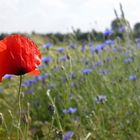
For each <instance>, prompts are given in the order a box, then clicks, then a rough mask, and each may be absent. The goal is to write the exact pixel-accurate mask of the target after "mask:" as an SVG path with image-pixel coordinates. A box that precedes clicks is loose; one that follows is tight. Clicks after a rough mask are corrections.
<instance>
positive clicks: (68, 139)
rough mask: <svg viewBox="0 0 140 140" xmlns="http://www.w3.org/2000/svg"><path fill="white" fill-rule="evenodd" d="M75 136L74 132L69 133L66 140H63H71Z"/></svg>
mask: <svg viewBox="0 0 140 140" xmlns="http://www.w3.org/2000/svg"><path fill="white" fill-rule="evenodd" d="M73 135H74V132H72V131H69V132H67V133H66V134H65V135H64V139H63V140H70V139H71V138H72V136H73Z"/></svg>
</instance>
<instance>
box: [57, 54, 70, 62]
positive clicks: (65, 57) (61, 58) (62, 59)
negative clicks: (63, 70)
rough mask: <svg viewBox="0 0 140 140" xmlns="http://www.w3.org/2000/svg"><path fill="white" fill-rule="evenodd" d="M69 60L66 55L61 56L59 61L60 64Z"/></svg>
mask: <svg viewBox="0 0 140 140" xmlns="http://www.w3.org/2000/svg"><path fill="white" fill-rule="evenodd" d="M67 60H68V58H67V56H66V55H64V56H61V57H59V59H58V61H59V62H64V61H67Z"/></svg>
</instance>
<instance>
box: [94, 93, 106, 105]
mask: <svg viewBox="0 0 140 140" xmlns="http://www.w3.org/2000/svg"><path fill="white" fill-rule="evenodd" d="M95 101H96V103H98V104H99V103H105V102H106V101H107V97H106V96H105V95H98V96H96V98H95Z"/></svg>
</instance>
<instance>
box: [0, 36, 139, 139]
mask: <svg viewBox="0 0 140 140" xmlns="http://www.w3.org/2000/svg"><path fill="white" fill-rule="evenodd" d="M33 40H34V41H35V42H36V43H37V44H38V46H39V49H40V51H41V54H42V63H41V65H40V66H39V67H38V69H39V70H40V71H41V75H38V76H30V75H28V74H26V75H24V76H23V79H22V83H21V87H22V88H21V127H18V116H19V114H18V101H17V100H18V97H17V96H18V94H17V93H18V87H19V82H20V78H19V77H18V76H13V75H5V76H4V79H3V81H2V83H1V84H0V140H18V137H20V138H19V140H139V139H140V133H139V132H140V119H139V116H140V78H139V77H140V39H136V40H132V39H129V38H126V39H124V40H121V39H120V38H116V39H114V40H111V39H109V37H108V39H106V40H105V41H104V42H96V41H90V42H86V43H79V42H77V41H76V40H75V41H71V42H70V43H68V42H63V43H58V44H56V45H54V44H53V43H52V42H44V41H43V40H42V39H41V38H37V37H36V38H35V37H33Z"/></svg>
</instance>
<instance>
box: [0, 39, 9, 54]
mask: <svg viewBox="0 0 140 140" xmlns="http://www.w3.org/2000/svg"><path fill="white" fill-rule="evenodd" d="M6 49H7V46H6V45H5V44H4V43H3V42H2V41H0V52H2V51H4V50H6Z"/></svg>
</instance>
